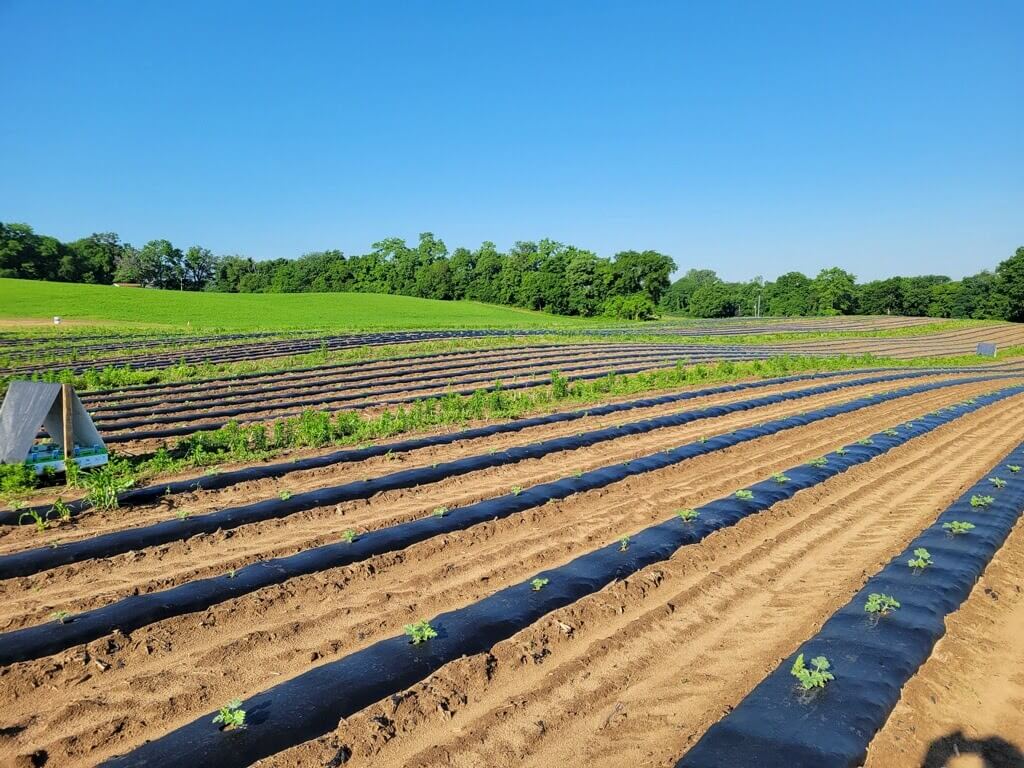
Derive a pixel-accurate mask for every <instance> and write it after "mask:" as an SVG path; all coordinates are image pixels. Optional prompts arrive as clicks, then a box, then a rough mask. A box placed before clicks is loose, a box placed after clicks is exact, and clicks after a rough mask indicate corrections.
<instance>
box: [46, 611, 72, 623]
mask: <svg viewBox="0 0 1024 768" xmlns="http://www.w3.org/2000/svg"><path fill="white" fill-rule="evenodd" d="M70 616H71V614H70V613H68V612H67V611H54V612H53V613H51V614H50V618H51V619H53V620H54V621H56V622H57V623H58V624H67V623H68V618H69V617H70Z"/></svg>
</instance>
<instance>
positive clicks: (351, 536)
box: [341, 528, 356, 544]
mask: <svg viewBox="0 0 1024 768" xmlns="http://www.w3.org/2000/svg"><path fill="white" fill-rule="evenodd" d="M341 539H342V541H344V542H345V543H346V544H351V543H352V542H353V541H355V540H356V532H355V531H353V530H352V529H351V528H349V529H348V530H347V531H345V532H344V533H343V534H341Z"/></svg>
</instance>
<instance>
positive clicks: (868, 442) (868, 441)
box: [857, 437, 875, 445]
mask: <svg viewBox="0 0 1024 768" xmlns="http://www.w3.org/2000/svg"><path fill="white" fill-rule="evenodd" d="M874 444H875V441H874V440H872V439H871V438H870V437H865V438H863V439H861V440H858V441H857V445H874Z"/></svg>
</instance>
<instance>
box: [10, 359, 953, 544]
mask: <svg viewBox="0 0 1024 768" xmlns="http://www.w3.org/2000/svg"><path fill="white" fill-rule="evenodd" d="M889 370H892V369H890V368H865V369H861V370H858V371H830V372H826V373H807V374H798V375H794V376H783V377H777V378H773V379H764V380H762V381H753V382H742V383H739V384H725V385H721V386H717V387H708V388H705V389H699V390H692V391H689V392H681V393H676V394H669V395H660V396H657V397H648V398H643V399H640V400H629V401H627V402H623V403H608V404H606V405H599V406H594V407H592V408H588V409H586V410H577V411H568V412H562V413H553V414H548V415H546V416H531V417H528V418H522V419H514V420H512V421H507V422H503V423H500V424H489V425H487V426H485V427H475V428H473V429H465V430H461V431H459V432H449V433H447V434H443V435H430V436H428V437H416V438H410V439H407V440H399V441H396V442H391V443H383V444H381V445H375V446H370V447H367V448H351V449H343V450H340V451H334V452H332V453H328V454H324V455H323V456H313V457H310V458H307V459H298V460H295V461H286V462H279V463H277V464H265V465H263V466H258V467H246V468H244V469H236V470H232V471H230V472H218V473H215V474H210V475H202V476H199V477H190V478H187V479H185V480H175V481H173V482H170V483H164V484H154V485H151V486H147V487H145V488H134V489H132V490H130V491H125V492H124V493H121V494H118V497H117V501H118V506H119V507H130V506H136V505H139V504H148V503H151V502H153V501H155V500H157V499H159V498H161V497H163V496H167V495H174V494H178V493H190V492H192V491H198V490H215V489H217V488H226V487H228V486H230V485H237V484H238V483H246V482H250V481H253V480H264V479H267V478H271V477H282V476H284V475H287V474H290V473H292V472H300V471H303V470H307V469H320V468H322V467H328V466H331V465H333V464H343V463H347V462H355V461H365V460H366V459H371V458H374V457H376V456H384V455H385V454H388V453H402V452H405V451H414V450H419V449H422V448H432V447H436V446H439V445H451V444H452V443H457V442H462V441H465V440H475V439H478V438H481V437H491V436H493V435H499V434H508V433H511V432H520V431H522V430H525V429H529V428H531V427H538V426H543V425H546V424H557V423H561V422H568V421H576V420H578V419H583V418H586V417H588V416H606V415H608V414H610V413H621V412H623V411H632V410H635V409H640V408H652V407H655V406H659V405H668V404H669V403H676V402H682V401H685V400H692V399H696V398H699V397H707V396H710V395H721V394H727V393H730V392H740V391H743V390H747V389H760V388H763V387H773V386H778V385H780V384H789V383H793V382H798V381H813V380H817V379H830V378H836V377H839V376H852V375H856V374H870V373H879V372H882V371H889ZM937 373H963V371H949V370H942V371H936V370H924V371H912V372H911V371H905V372H901V373H897V374H894V375H893V376H892V377H890V378H891V380H893V381H896V380H899V379H914V378H920V377H924V376H933V375H936V374H937ZM864 383H866V382H864ZM67 506H68V509H69V510H70V512H71V515H72V516H75V515H78V514H79V513H80V512H82V511H83V510H85V509H88V508H89V505H88V502H87V501H86V500H85V499H78V500H76V501H73V502H70V503H68V505H67ZM50 509H51V505H49V504H43V505H39V506H35V507H26V508H24V509H22V510H19V511H17V512H0V525H18V524H19V522H18V521H19V518H20V516H21V515H22V514H24V513H25V512H27V511H28V510H34V511H36V512H37V513H39V514H40V515H46V514H47V513H49V512H50Z"/></svg>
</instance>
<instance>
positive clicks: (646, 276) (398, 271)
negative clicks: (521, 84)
mask: <svg viewBox="0 0 1024 768" xmlns="http://www.w3.org/2000/svg"><path fill="white" fill-rule="evenodd" d="M675 269H676V264H675V262H674V261H673V260H672V258H671V257H669V256H666V255H665V254H662V253H658V252H657V251H653V250H645V251H621V252H619V253H617V254H615V255H614V256H613V257H612V258H604V257H601V256H598V255H597V254H596V253H594V252H593V251H588V250H585V249H582V248H577V247H576V246H573V245H565V244H562V243H557V242H555V241H553V240H540V241H538V242H525V241H524V242H517V243H516V244H515V245H514V246H512V248H510V249H509V250H508V251H507V252H502V251H499V250H498V248H497V247H496V246H495V245H494V243H491V242H484V243H483V244H482V245H481V246H480V247H479V248H477V249H475V250H470V249H468V248H456V249H454V250H453V251H451V252H449V250H448V248H447V246H446V245H445V244H444V242H443V241H442V240H440V239H438V238H437V237H435V236H434V235H433V234H431V233H429V232H428V233H424V234H421V235H420V237H419V242H418V243H416V244H415V245H409V244H407V243H406V241H405V240H403V239H401V238H388V239H386V240H382V241H380V242H378V243H375V244H374V245H373V248H372V249H371V250H370V252H369V253H366V254H362V255H355V256H346V255H345V254H343V253H342V252H341V251H337V250H330V251H318V252H315V253H308V254H306V255H304V256H300V257H299V258H296V259H284V258H281V259H268V260H264V261H256V260H254V259H251V258H246V257H244V256H236V255H229V256H215V255H214V254H213V253H212V252H211V251H210V250H209V249H207V248H203V247H201V246H197V245H195V246H192V247H190V248H188V249H186V250H184V251H183V250H181V249H180V248H177V247H175V246H174V245H172V244H171V243H170V242H169V241H167V240H151V241H150V242H148V243H146V244H145V245H144V246H142V247H141V248H135V247H133V246H131V245H130V244H128V243H124V242H121V240H120V238H119V237H118V236H117V235H116V234H114V233H110V232H107V233H98V234H93V235H90V236H88V237H84V238H81V239H79V240H75V241H73V242H67V243H64V242H61V241H60V240H58V239H57V238H54V237H49V236H47V235H39V234H36V233H35V232H33V230H32V228H31V227H30V226H28V225H26V224H4V223H2V222H0V277H19V278H27V279H34V280H55V281H63V282H76V283H96V284H110V283H114V282H118V283H137V284H140V285H145V286H150V287H157V288H166V289H177V290H189V291H199V290H206V291H218V292H226V293H300V292H336V291H356V292H363V293H390V294H400V295H405V296H419V297H423V298H430V299H469V300H474V301H483V302H489V303H493V304H505V305H508V306H515V307H523V308H526V309H535V310H542V311H546V312H552V313H555V314H560V315H579V316H584V317H592V316H598V315H603V316H608V317H616V318H624V319H649V318H652V317H654V316H656V315H657V314H658V313H659V312H661V313H668V314H677V315H685V316H690V317H732V316H735V315H754V314H762V315H774V316H799V315H841V314H893V315H917V316H930V317H944V318H945V317H963V318H978V319H1005V320H1024V248H1018V249H1017V251H1016V253H1015V254H1014V255H1013V256H1011V257H1010V258H1008V259H1007V260H1006V261H1003V262H1002V263H1001V264H999V265H998V266H997V267H996V269H995V270H994V271H988V270H982V271H981V272H979V273H978V274H976V275H972V276H970V277H965V278H963V279H962V280H952V279H950V278H949V277H946V276H943V275H925V276H921V277H891V278H887V279H885V280H874V281H870V282H866V283H858V282H857V280H856V278H855V277H854V275H852V274H851V273H849V272H847V271H846V270H843V269H840V268H838V267H830V268H827V269H823V270H821V271H820V272H819V273H818V274H817V275H816V276H814V277H813V278H812V277H809V276H807V275H804V274H803V273H801V272H787V273H786V274H784V275H781V276H779V277H778V278H776V279H775V280H774V281H764V280H763V279H761V278H760V277H758V278H755V279H753V280H749V281H745V282H728V281H725V280H722V279H721V278H719V277H718V275H717V274H716V273H715V272H714V271H713V270H710V269H691V270H689V271H688V272H686V273H685V274H684V275H683V276H682V277H681V278H679V279H678V280H676V281H675V282H671V280H670V277H671V275H672V273H673V272H674V271H675Z"/></svg>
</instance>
